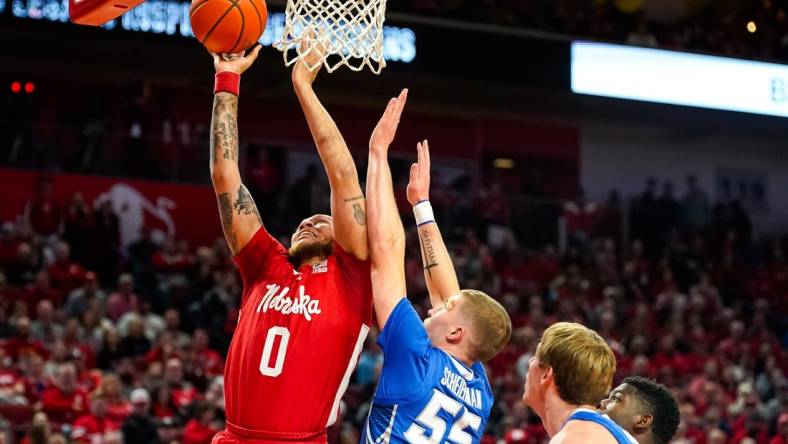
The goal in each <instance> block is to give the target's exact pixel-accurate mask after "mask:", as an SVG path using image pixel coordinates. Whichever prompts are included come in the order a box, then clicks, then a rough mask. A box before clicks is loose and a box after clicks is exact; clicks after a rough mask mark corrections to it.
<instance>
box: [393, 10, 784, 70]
mask: <svg viewBox="0 0 788 444" xmlns="http://www.w3.org/2000/svg"><path fill="white" fill-rule="evenodd" d="M649 3H651V4H658V3H659V1H649V0H557V1H556V0H485V1H478V0H393V1H391V2H389V5H388V7H389V10H391V11H399V12H406V13H411V14H418V15H428V16H439V17H442V18H454V19H460V20H467V21H472V22H487V23H498V24H502V25H506V26H514V27H518V28H523V29H528V30H536V31H546V32H550V33H553V34H556V35H563V36H567V37H583V38H592V39H603V40H610V41H618V42H627V43H632V44H637V45H643V46H660V47H666V48H670V49H677V50H691V51H702V52H710V53H716V54H723V55H729V56H734V57H745V58H757V59H769V60H773V59H777V60H788V27H786V12H788V4H786V2H785V1H784V0H701V1H690V0H687V1H672V2H670V3H672V4H674V5H678V6H676V7H675V8H677V9H678V10H679V12H678V13H674V14H670V15H668V16H666V15H665V14H654V13H650V9H651V8H649V7H648V6H649ZM662 9H664V7H663V8H662ZM750 21H752V22H753V24H754V25H755V27H754V28H750V29H749V30H748V23H749V22H750Z"/></svg>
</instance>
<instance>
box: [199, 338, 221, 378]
mask: <svg viewBox="0 0 788 444" xmlns="http://www.w3.org/2000/svg"><path fill="white" fill-rule="evenodd" d="M193 343H194V354H195V356H194V359H195V367H196V368H195V374H196V376H198V377H200V378H206V379H210V378H212V377H214V376H218V375H221V374H223V373H224V360H223V359H222V356H221V355H220V354H219V352H217V351H216V350H213V349H211V348H210V347H209V338H208V332H207V331H205V330H203V329H201V328H198V329H196V330H194V341H193Z"/></svg>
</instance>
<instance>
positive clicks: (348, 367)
mask: <svg viewBox="0 0 788 444" xmlns="http://www.w3.org/2000/svg"><path fill="white" fill-rule="evenodd" d="M259 51H260V47H259V46H258V47H256V48H254V49H253V50H252V51H250V52H249V54H248V55H246V56H244V55H243V54H236V55H233V56H227V55H223V56H219V55H217V54H214V55H213V57H214V66H215V68H216V72H217V74H216V88H215V97H214V106H213V119H212V122H211V179H212V182H213V186H214V189H215V191H216V196H217V200H218V203H219V214H220V216H221V222H222V228H223V230H224V235H225V238H226V239H227V244H228V245H229V247H230V251H231V252H232V254H233V257H234V261H235V263H236V264H237V266H238V268H239V269H240V271H241V276H242V278H243V284H244V289H243V295H242V299H241V307H240V314H239V320H238V326H237V327H236V330H235V333H234V334H233V339H232V343H231V344H230V349H229V352H228V354H227V363H226V365H225V371H224V375H225V378H224V380H225V405H226V415H227V421H226V430H225V431H223V432H220V433H219V434H217V435H216V437H215V438H214V440H213V442H214V443H215V444H225V443H227V444H232V443H238V442H246V441H253V442H255V443H258V444H261V443H268V442H283V441H286V442H289V443H325V442H326V441H327V437H326V428H327V427H328V426H330V425H332V424H333V423H334V422H335V421H336V419H337V415H338V411H339V404H340V400H341V398H342V395H343V393H344V392H345V390H346V388H347V385H348V382H349V380H350V376H351V374H352V372H353V369H354V368H355V366H356V362H357V359H358V355H359V353H360V352H361V349H362V346H363V345H364V340H365V338H366V335H367V332H368V331H369V324H370V323H371V318H372V289H371V284H370V268H369V261H368V245H367V231H366V215H365V203H364V195H363V194H362V191H361V186H360V185H359V182H358V174H357V171H356V167H355V163H354V162H353V158H352V156H351V155H350V152H349V151H348V148H347V146H346V145H345V142H344V140H343V138H342V135H341V134H340V132H339V129H338V128H337V126H336V124H335V123H334V121H333V120H332V119H331V116H330V115H329V114H328V112H327V111H326V110H325V108H323V106H322V104H321V103H320V101H319V100H318V98H317V96H316V94H315V92H314V90H313V89H312V82H314V80H315V77H316V76H317V71H318V70H317V69H316V70H315V71H309V70H308V69H307V67H306V65H305V64H304V63H303V62H299V63H297V64H296V66H295V67H294V68H293V72H292V80H293V87H294V89H295V92H296V95H297V96H298V100H299V103H300V104H301V108H302V110H303V112H304V116H305V117H306V121H307V124H308V125H309V129H310V131H311V133H312V137H313V138H314V140H315V144H316V145H317V150H318V153H319V154H320V157H321V159H322V161H323V165H324V167H325V169H326V172H327V173H328V179H329V184H330V185H331V215H330V216H329V215H325V214H316V215H314V216H311V217H308V218H306V219H304V220H303V221H302V222H301V224H300V225H299V226H298V228H297V230H296V231H295V233H293V235H292V237H291V245H290V249H289V250H287V249H285V248H284V247H283V246H282V245H281V244H280V243H279V242H278V241H277V240H276V239H274V238H273V237H272V236H271V235H270V234H268V232H267V231H266V229H265V227H264V226H263V223H262V219H261V217H260V214H259V211H258V208H257V206H256V205H255V203H254V201H253V200H252V196H251V195H250V194H249V191H248V190H247V189H246V187H245V186H244V185H243V184H242V183H241V175H240V170H239V167H238V157H239V156H238V149H239V147H238V90H239V84H240V74H241V73H243V72H244V71H246V70H247V69H248V68H249V67H250V66H251V64H252V63H253V62H254V60H255V59H256V58H257V55H258V53H259ZM313 56H314V57H319V55H318V54H313ZM307 62H308V63H312V62H314V60H311V61H310V60H307ZM262 210H263V211H266V210H271V209H270V208H263V209H262Z"/></svg>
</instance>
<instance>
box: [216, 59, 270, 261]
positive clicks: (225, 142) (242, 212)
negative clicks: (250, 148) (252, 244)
mask: <svg viewBox="0 0 788 444" xmlns="http://www.w3.org/2000/svg"><path fill="white" fill-rule="evenodd" d="M259 51H260V46H259V45H258V46H257V47H256V48H255V49H253V50H252V51H251V52H250V53H249V54H248V55H247V56H242V55H233V56H231V57H230V58H231V60H229V61H228V60H227V59H226V58H224V59H223V58H222V57H224V56H222V57H220V56H218V55H216V54H213V57H214V66H215V67H216V72H222V71H232V72H236V73H238V74H240V73H242V72H244V71H246V69H247V68H249V66H251V64H252V62H254V60H255V59H256V58H257V54H258V53H259ZM233 57H234V58H233ZM211 181H212V182H213V188H214V190H215V191H216V199H217V201H218V203H219V216H220V217H221V220H222V231H224V238H225V239H226V240H227V245H228V246H229V247H230V252H232V254H233V256H235V255H237V254H238V252H240V251H241V250H242V249H243V247H244V246H246V244H247V243H248V242H249V240H250V239H251V238H252V236H254V234H255V233H256V232H257V230H258V229H260V227H261V226H262V224H263V222H262V220H261V219H260V213H259V212H258V211H257V206H256V205H255V204H254V201H253V200H252V196H251V195H250V194H249V190H247V189H246V187H245V186H244V185H243V183H241V172H240V169H239V168H238V97H237V96H236V95H234V94H231V93H228V92H219V93H217V94H216V95H215V96H214V99H213V116H212V118H211Z"/></svg>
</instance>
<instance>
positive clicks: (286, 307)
mask: <svg viewBox="0 0 788 444" xmlns="http://www.w3.org/2000/svg"><path fill="white" fill-rule="evenodd" d="M265 288H266V289H267V291H266V293H265V296H263V300H261V301H260V304H259V305H257V313H260V312H261V311H262V312H263V313H265V312H267V311H268V310H269V309H271V310H274V311H278V312H280V313H282V314H286V315H288V314H296V315H298V314H300V315H304V318H305V319H306V320H307V321H311V320H312V315H318V314H320V313H321V311H320V300H318V299H312V297H311V296H309V295H308V294H305V293H304V286H303V285H299V286H298V293H299V294H298V297H297V298H289V297H287V293H289V292H290V287H284V288H282V287H280V286H279V285H277V284H268V285H266V286H265ZM280 289H281V291H280Z"/></svg>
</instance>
